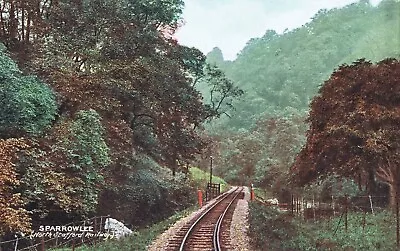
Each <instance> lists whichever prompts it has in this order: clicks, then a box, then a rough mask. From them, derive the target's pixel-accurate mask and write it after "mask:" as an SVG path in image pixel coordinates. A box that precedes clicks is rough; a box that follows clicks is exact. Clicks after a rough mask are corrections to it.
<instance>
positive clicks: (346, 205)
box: [344, 194, 349, 232]
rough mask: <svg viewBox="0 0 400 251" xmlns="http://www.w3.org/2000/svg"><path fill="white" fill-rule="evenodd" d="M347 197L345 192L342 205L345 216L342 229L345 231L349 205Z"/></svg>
mask: <svg viewBox="0 0 400 251" xmlns="http://www.w3.org/2000/svg"><path fill="white" fill-rule="evenodd" d="M348 204H349V198H348V196H347V194H346V200H345V206H344V210H345V211H344V212H345V213H344V214H345V218H344V229H345V230H346V232H347V212H348V207H349V205H348Z"/></svg>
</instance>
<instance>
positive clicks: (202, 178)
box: [189, 167, 229, 192]
mask: <svg viewBox="0 0 400 251" xmlns="http://www.w3.org/2000/svg"><path fill="white" fill-rule="evenodd" d="M189 172H190V180H191V185H192V186H193V187H195V188H197V189H200V190H204V189H205V188H206V187H207V183H208V182H210V173H209V172H206V171H203V170H201V169H199V168H197V167H190V168H189ZM212 182H213V183H218V184H220V185H221V191H222V192H224V191H226V190H228V188H229V185H228V183H226V181H225V180H223V179H222V178H221V177H218V176H215V175H213V176H212Z"/></svg>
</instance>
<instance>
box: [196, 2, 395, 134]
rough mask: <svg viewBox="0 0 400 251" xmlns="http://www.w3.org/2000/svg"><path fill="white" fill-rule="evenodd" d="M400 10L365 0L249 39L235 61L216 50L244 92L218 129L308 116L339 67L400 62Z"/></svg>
mask: <svg viewBox="0 0 400 251" xmlns="http://www.w3.org/2000/svg"><path fill="white" fill-rule="evenodd" d="M399 8H400V2H398V1H393V0H383V1H381V2H380V4H379V5H378V6H376V7H374V6H372V5H370V4H369V3H366V2H365V1H361V2H359V3H353V4H350V5H347V6H345V7H343V8H335V9H331V10H329V11H328V10H321V11H320V12H319V13H317V14H316V15H315V16H314V17H313V18H312V20H311V21H310V22H308V23H307V24H305V25H303V26H302V27H299V28H297V29H294V30H291V31H285V32H283V33H282V34H278V33H277V32H275V31H271V30H268V31H266V32H265V34H264V36H262V37H259V38H252V39H250V40H249V41H248V43H247V45H246V46H245V48H243V49H242V51H241V52H240V54H239V55H238V57H237V59H236V60H234V61H232V62H231V61H223V62H221V59H220V57H219V56H218V50H217V49H214V50H213V51H212V53H210V55H209V56H210V59H209V60H210V62H214V63H216V64H217V66H218V67H220V68H221V69H223V70H224V72H225V74H226V76H227V77H228V78H230V79H231V80H233V81H234V82H235V83H237V85H238V86H239V87H240V88H241V89H242V90H243V91H244V92H245V94H244V95H243V96H242V97H241V99H240V100H236V101H234V102H233V105H234V106H235V107H236V108H237V109H236V110H235V111H234V112H232V113H230V115H231V116H232V118H231V119H227V118H222V119H220V120H219V121H218V123H214V125H215V126H216V127H217V128H219V129H220V130H221V131H223V130H227V129H228V130H232V131H238V130H239V129H240V128H245V129H249V128H251V127H252V126H254V124H256V122H257V121H258V120H259V119H260V118H262V117H266V116H269V117H289V116H292V115H294V116H300V117H301V116H306V114H307V112H308V111H309V103H310V101H311V100H312V98H313V97H314V96H315V95H316V94H317V92H318V89H319V86H320V84H321V83H322V82H323V81H324V80H326V79H328V78H329V76H330V74H331V73H332V72H333V71H334V69H335V68H336V67H337V66H338V65H341V64H343V63H347V64H350V63H351V62H353V61H355V60H357V59H359V58H367V59H369V60H371V61H374V62H376V61H381V60H383V59H384V58H387V57H396V58H399V57H400V47H399V37H400V27H399V16H398V13H399V11H400V10H399ZM216 58H219V59H218V60H216ZM198 87H199V90H201V91H202V93H203V95H204V96H206V94H207V93H208V92H209V89H208V88H207V86H205V85H203V86H201V85H199V86H198Z"/></svg>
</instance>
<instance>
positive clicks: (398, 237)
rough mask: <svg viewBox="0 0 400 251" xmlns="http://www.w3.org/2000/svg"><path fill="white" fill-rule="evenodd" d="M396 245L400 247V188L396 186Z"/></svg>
mask: <svg viewBox="0 0 400 251" xmlns="http://www.w3.org/2000/svg"><path fill="white" fill-rule="evenodd" d="M396 188H397V189H396V245H397V248H399V247H400V233H399V231H400V226H399V191H398V190H399V187H398V186H396Z"/></svg>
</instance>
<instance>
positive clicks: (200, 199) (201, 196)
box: [197, 189, 203, 207]
mask: <svg viewBox="0 0 400 251" xmlns="http://www.w3.org/2000/svg"><path fill="white" fill-rule="evenodd" d="M197 201H198V203H199V207H202V206H203V192H202V191H201V190H200V189H199V190H197Z"/></svg>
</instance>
